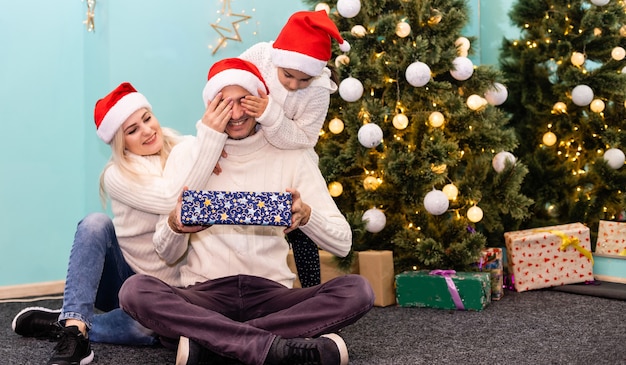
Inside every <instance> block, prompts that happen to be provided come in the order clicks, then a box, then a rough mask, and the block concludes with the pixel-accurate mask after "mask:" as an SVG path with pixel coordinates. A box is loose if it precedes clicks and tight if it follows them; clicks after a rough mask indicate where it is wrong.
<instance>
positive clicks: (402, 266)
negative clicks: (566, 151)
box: [310, 0, 532, 272]
mask: <svg viewBox="0 0 626 365" xmlns="http://www.w3.org/2000/svg"><path fill="white" fill-rule="evenodd" d="M310 4H311V6H312V7H314V8H315V9H316V10H320V9H325V10H327V12H328V13H329V16H330V17H331V18H332V19H333V21H334V22H335V23H336V24H337V26H338V28H339V30H340V31H341V34H342V37H343V38H344V39H345V40H347V41H348V42H349V43H350V45H351V50H350V51H349V52H347V53H343V52H341V51H340V50H339V49H338V47H337V49H335V51H334V55H333V56H334V58H333V60H332V61H331V67H332V66H334V68H335V70H336V72H337V73H338V76H339V80H340V84H339V92H338V93H336V94H333V96H332V97H331V105H330V109H329V112H328V116H327V121H326V123H325V125H324V128H323V130H322V132H321V136H320V140H319V142H318V144H317V146H316V150H317V152H318V154H319V156H320V168H321V170H322V173H323V174H324V176H325V178H326V179H327V182H328V183H329V191H330V193H331V195H333V196H334V197H335V201H336V202H337V204H338V206H339V208H340V209H341V210H342V211H343V212H344V214H346V216H347V217H348V219H349V221H350V223H351V225H352V227H353V232H354V246H353V249H354V250H357V251H359V250H368V249H374V250H380V249H388V250H392V251H393V252H394V260H395V269H396V271H397V272H400V271H403V270H410V269H415V268H417V269H434V268H438V269H455V270H465V269H469V268H470V267H471V265H472V263H474V262H476V261H477V260H478V257H479V254H480V250H481V249H482V248H484V247H486V246H502V245H503V238H502V235H503V232H504V231H506V230H512V229H515V228H517V227H518V226H519V224H520V222H521V221H522V220H523V219H525V218H527V216H528V211H529V210H528V207H529V206H530V205H531V204H532V201H531V200H530V199H529V198H527V197H526V196H524V195H523V194H521V193H520V186H521V184H522V182H523V179H524V176H525V175H526V173H527V170H526V167H525V166H524V165H523V164H522V163H520V162H519V161H517V160H516V158H515V156H514V154H513V153H512V152H514V150H515V148H516V146H517V145H518V141H517V139H516V137H515V134H514V132H513V130H512V129H510V128H509V127H508V126H507V124H508V122H509V120H508V117H507V115H506V114H505V113H504V112H503V111H502V110H501V109H500V108H499V107H498V105H500V104H502V103H503V102H504V101H505V100H506V98H507V95H508V92H507V88H506V87H505V86H504V84H503V78H502V75H501V74H500V72H499V71H498V70H497V69H495V68H492V67H487V66H480V65H474V64H473V62H472V61H471V60H470V58H469V57H468V56H469V55H471V54H472V47H471V42H472V41H473V40H474V39H473V38H472V37H464V36H463V34H462V31H463V28H464V27H465V26H466V24H467V22H468V8H467V4H466V2H465V1H464V0H432V1H430V0H394V1H389V0H363V1H359V0H339V1H328V2H326V3H317V2H314V1H311V2H310ZM332 63H334V65H332Z"/></svg>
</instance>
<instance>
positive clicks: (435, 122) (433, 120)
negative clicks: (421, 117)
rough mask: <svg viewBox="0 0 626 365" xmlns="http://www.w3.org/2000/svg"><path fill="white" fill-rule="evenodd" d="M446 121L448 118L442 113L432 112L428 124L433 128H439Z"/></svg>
mask: <svg viewBox="0 0 626 365" xmlns="http://www.w3.org/2000/svg"><path fill="white" fill-rule="evenodd" d="M445 121H446V118H445V117H444V116H443V114H442V113H441V112H432V113H430V115H429V116H428V123H429V124H430V125H431V127H433V128H439V127H441V126H442V125H443V123H444V122H445Z"/></svg>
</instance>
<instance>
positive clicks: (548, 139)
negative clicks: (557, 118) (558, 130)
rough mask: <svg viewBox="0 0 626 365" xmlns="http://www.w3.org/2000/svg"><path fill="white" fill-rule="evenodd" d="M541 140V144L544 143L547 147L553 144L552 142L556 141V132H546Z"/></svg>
mask: <svg viewBox="0 0 626 365" xmlns="http://www.w3.org/2000/svg"><path fill="white" fill-rule="evenodd" d="M542 141H543V144H545V145H546V146H548V147H550V146H554V144H555V143H556V134H554V133H552V132H546V133H545V134H544V135H543V138H542Z"/></svg>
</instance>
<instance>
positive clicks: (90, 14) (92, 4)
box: [83, 0, 96, 32]
mask: <svg viewBox="0 0 626 365" xmlns="http://www.w3.org/2000/svg"><path fill="white" fill-rule="evenodd" d="M95 8H96V0H87V19H85V20H83V24H85V26H86V27H87V31H88V32H95V31H96V24H95V22H94V18H95V14H94V9H95Z"/></svg>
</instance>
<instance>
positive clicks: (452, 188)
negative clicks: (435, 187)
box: [441, 183, 459, 200]
mask: <svg viewBox="0 0 626 365" xmlns="http://www.w3.org/2000/svg"><path fill="white" fill-rule="evenodd" d="M441 191H443V193H444V194H446V196H447V197H448V200H456V197H457V196H459V188H457V187H456V185H454V184H452V183H450V184H447V185H446V186H444V187H443V189H441Z"/></svg>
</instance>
